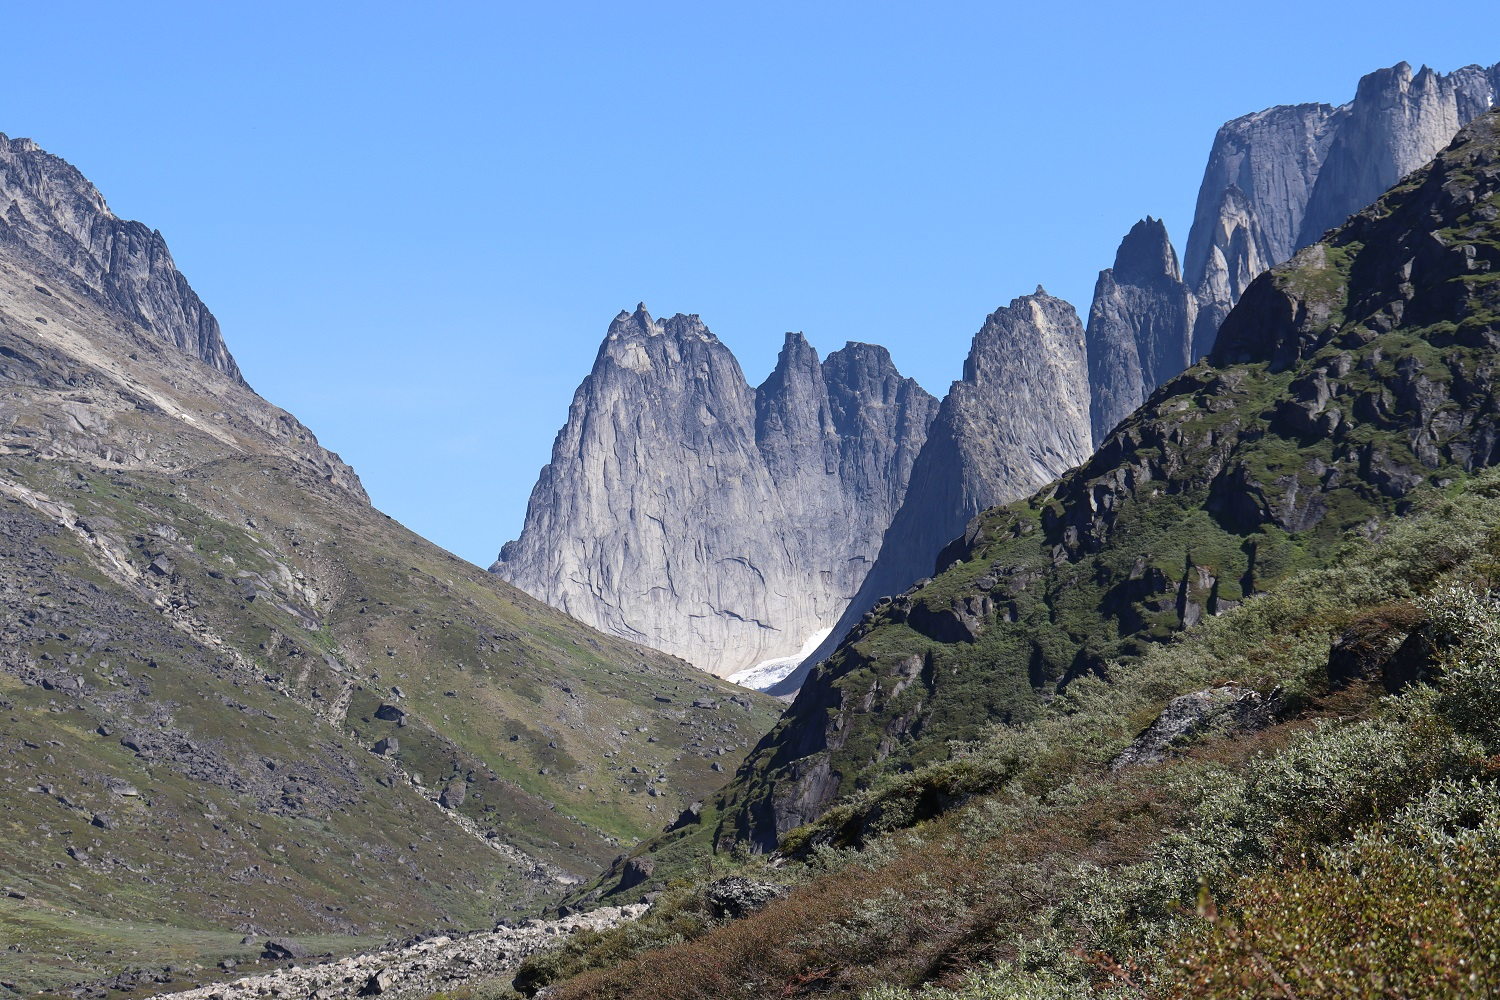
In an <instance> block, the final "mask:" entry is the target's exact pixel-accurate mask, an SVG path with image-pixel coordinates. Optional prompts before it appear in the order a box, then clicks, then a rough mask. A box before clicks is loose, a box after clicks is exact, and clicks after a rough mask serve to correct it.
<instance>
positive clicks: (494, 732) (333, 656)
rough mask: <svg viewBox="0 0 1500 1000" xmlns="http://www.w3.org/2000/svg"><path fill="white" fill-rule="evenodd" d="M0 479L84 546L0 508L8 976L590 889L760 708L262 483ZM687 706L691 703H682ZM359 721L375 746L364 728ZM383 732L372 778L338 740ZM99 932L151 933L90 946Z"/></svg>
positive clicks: (66, 473) (430, 918)
mask: <svg viewBox="0 0 1500 1000" xmlns="http://www.w3.org/2000/svg"><path fill="white" fill-rule="evenodd" d="M6 482H7V483H10V484H19V485H20V486H22V487H24V488H25V489H27V490H29V491H31V493H32V494H33V495H45V496H47V497H51V498H54V499H57V500H61V501H63V502H65V503H67V504H68V505H69V506H70V507H71V508H72V509H73V510H74V511H75V512H76V518H77V519H79V520H81V521H82V522H83V523H84V524H86V525H87V528H88V531H90V532H92V533H93V534H92V537H93V538H94V539H98V540H102V541H101V542H100V543H99V544H95V543H93V542H90V541H87V540H85V539H86V536H81V535H79V534H78V533H77V532H75V531H70V530H65V529H64V528H62V527H60V526H59V525H58V524H57V523H56V521H55V520H54V519H51V518H48V517H43V516H40V515H39V514H38V512H37V511H36V510H35V509H34V508H32V507H30V506H27V505H26V504H24V503H21V502H19V501H17V500H15V499H13V498H7V499H6V500H4V501H0V503H3V504H4V507H5V511H4V513H5V515H6V517H7V519H8V527H7V532H6V537H7V541H8V544H9V551H8V552H7V554H6V566H7V568H6V571H5V574H4V576H5V583H6V584H7V588H6V589H7V594H6V596H7V598H8V603H10V604H11V607H12V611H13V613H14V614H15V615H16V618H17V622H18V624H17V625H16V627H15V628H13V630H12V634H11V636H9V637H8V638H11V639H13V640H14V644H13V645H12V646H11V647H10V652H9V654H8V655H7V663H8V665H9V667H10V671H9V672H8V673H0V698H3V699H4V702H3V707H0V711H3V712H4V713H5V715H4V719H5V722H6V726H5V729H4V732H3V733H0V796H3V797H4V798H5V799H6V800H7V807H8V812H9V819H8V820H6V821H4V822H0V858H3V861H0V882H3V883H4V884H5V885H6V886H8V887H11V888H14V889H16V890H18V891H21V892H23V893H24V894H25V895H26V896H27V898H26V900H25V901H14V900H13V901H11V902H12V905H10V906H8V908H7V911H6V914H5V916H4V917H3V918H0V919H3V920H4V922H5V924H6V926H7V934H6V938H7V940H8V941H17V942H28V941H29V942H34V946H33V947H39V948H42V949H43V952H41V953H38V952H36V951H34V950H31V951H28V952H27V953H26V954H28V956H30V957H28V958H27V959H26V961H25V962H24V963H23V964H24V965H25V967H26V968H27V969H28V970H29V971H28V972H27V973H26V974H25V975H24V976H22V979H21V981H22V982H23V984H30V985H31V986H37V985H40V984H42V983H45V982H54V981H59V980H68V979H77V978H88V977H89V976H91V975H98V974H99V973H101V972H104V971H108V970H112V969H115V968H119V967H122V966H133V965H137V964H139V965H151V964H161V963H163V962H166V961H169V960H170V958H171V956H173V955H177V954H179V953H180V950H181V949H182V948H187V949H188V950H190V951H191V950H193V949H195V948H200V947H208V948H209V951H210V952H211V953H212V954H211V956H210V957H213V956H220V955H223V954H235V953H240V952H242V951H243V949H242V948H240V947H239V946H238V935H237V934H235V935H229V934H228V932H230V931H239V932H241V933H243V932H244V931H247V930H251V929H258V930H261V931H266V932H273V933H275V932H282V933H293V934H329V933H343V934H352V935H356V936H358V937H360V938H361V940H350V941H348V942H346V944H345V947H354V946H358V945H359V944H361V943H362V940H363V938H367V937H368V936H369V935H371V934H376V935H390V934H395V933H401V932H409V931H412V930H418V929H425V928H428V927H433V926H439V925H446V926H459V927H474V926H481V925H484V924H486V923H487V922H490V921H492V920H493V918H495V917H496V916H498V915H503V914H507V913H515V912H516V911H518V910H527V909H533V908H539V907H540V906H542V905H544V904H545V903H546V902H548V901H549V900H551V899H553V898H555V897H556V896H558V895H560V893H561V892H562V890H563V889H564V888H565V887H564V885H563V884H561V883H559V882H557V881H556V880H555V879H554V878H552V877H550V876H552V875H554V874H564V875H568V876H570V877H573V878H582V877H586V876H588V875H590V874H591V873H592V871H597V870H598V868H599V867H602V866H603V865H604V864H605V863H606V862H607V861H608V860H609V858H610V857H611V856H613V855H614V854H615V853H616V852H618V851H619V850H620V848H621V845H628V844H629V843H631V842H633V841H635V840H637V839H639V838H641V837H643V836H646V835H649V834H650V833H652V832H654V831H656V830H659V829H660V828H661V827H662V826H663V825H664V824H665V823H666V822H667V821H668V820H670V819H672V818H674V817H675V816H676V814H677V812H678V811H679V810H680V809H681V808H682V807H683V806H684V805H685V804H686V803H688V802H691V801H694V800H697V799H701V798H703V797H706V796H707V795H709V794H710V793H711V792H712V791H713V790H714V789H715V788H716V787H717V785H718V784H719V783H720V782H721V781H722V774H720V773H719V772H716V771H714V770H712V769H711V764H712V763H713V762H717V761H719V760H721V759H722V760H725V761H728V762H730V764H731V765H733V764H735V763H737V762H738V760H739V759H740V757H741V756H742V755H743V753H744V752H745V749H746V747H747V746H748V745H749V744H750V743H751V742H752V741H753V739H754V738H755V737H756V736H757V735H759V733H760V732H762V731H764V729H765V728H767V727H768V726H769V724H770V721H771V719H772V718H773V717H774V711H775V708H776V707H777V706H776V703H774V702H772V701H771V700H770V699H766V698H763V697H760V696H756V695H752V694H750V693H748V692H744V691H742V690H739V689H736V688H733V687H731V686H729V685H726V684H724V683H723V682H720V681H717V680H715V679H713V678H710V677H708V676H706V675H703V674H701V673H700V672H698V671H695V670H693V669H692V668H690V667H689V666H687V665H686V664H684V663H681V662H680V661H676V660H672V659H671V658H668V657H664V656H661V655H658V654H654V653H650V652H648V651H645V650H642V649H640V648H638V647H635V646H631V645H629V644H626V643H622V642H618V641H614V640H610V639H607V638H605V637H603V636H600V635H599V634H597V633H594V632H592V631H591V630H589V629H587V628H585V627H583V626H581V625H579V624H577V623H576V622H573V621H572V620H571V619H568V618H566V617H565V616H563V615H561V614H558V613H556V612H554V611H552V610H550V609H547V608H545V607H543V606H541V605H539V604H537V603H536V602H534V601H531V600H530V599H529V598H526V597H525V596H524V595H521V594H520V593H519V592H517V591H515V590H514V589H513V588H510V587H509V586H507V585H505V584H503V583H501V582H500V581H498V580H496V579H495V578H494V577H492V576H490V575H489V574H486V573H484V572H482V571H480V570H478V569H477V568H475V567H472V566H469V565H467V564H465V563H462V562H461V561H459V560H457V559H455V558H454V557H452V556H450V555H448V554H447V553H444V552H442V551H441V550H439V549H437V548H436V547H434V546H432V545H430V544H428V543H426V542H424V541H422V540H421V539H419V538H417V537H416V536H415V535H412V534H411V533H410V532H408V531H406V530H405V529H402V528H401V527H400V526H399V525H396V524H395V523H394V522H392V521H390V520H389V519H387V518H385V517H384V516H383V515H380V514H378V513H377V512H375V511H373V510H372V509H370V508H368V507H367V506H364V505H363V504H360V503H357V502H354V501H352V500H351V499H350V498H349V497H347V495H345V494H342V493H340V492H339V491H337V490H335V489H332V488H330V487H328V486H326V484H322V483H320V482H318V481H317V480H316V479H313V478H310V477H301V478H299V473H298V471H297V470H296V469H295V468H293V467H291V466H290V464H289V463H288V464H285V465H277V464H275V463H270V464H267V463H266V462H265V461H263V460H258V459H233V460H224V461H220V462H217V463H213V464H210V465H208V466H205V467H202V468H199V469H197V470H195V471H193V472H191V473H187V474H183V475H179V476H176V477H173V478H171V479H167V478H165V477H159V476H154V475H151V474H148V473H142V472H132V473H127V474H113V473H103V472H99V471H97V470H94V469H91V468H88V467H85V466H77V465H72V464H69V463H58V462H44V461H21V460H17V461H13V462H12V463H11V465H10V467H9V469H8V470H7V472H6ZM68 520H72V515H70V516H69V518H68ZM101 544H102V546H103V547H104V548H107V549H109V550H111V551H113V552H115V553H118V554H119V556H120V558H121V560H122V561H123V562H124V563H125V564H126V565H128V566H129V567H130V572H133V573H136V574H139V576H138V579H137V580H136V582H134V583H133V584H130V585H125V584H122V583H121V582H120V579H117V577H120V576H121V573H120V571H119V570H118V569H115V570H112V571H108V572H107V571H106V567H107V565H108V563H107V561H106V560H103V559H102V558H101V555H100V551H101V549H100V545H101ZM158 557H164V558H165V560H166V561H165V562H163V563H161V564H160V565H162V566H166V567H169V569H168V570H167V572H166V573H164V574H162V573H157V572H155V571H153V570H151V569H150V568H149V567H150V565H151V563H152V562H153V561H156V560H157V559H158ZM112 574H113V575H112ZM239 574H251V575H250V576H248V577H242V576H240V575H239ZM126 579H127V580H128V579H130V578H129V577H128V574H127V577H126ZM247 581H248V583H247ZM255 587H260V589H259V591H256V590H255V589H254V588H255ZM246 588H248V589H249V592H251V593H254V594H255V597H254V599H253V600H246V597H245V594H246V592H247V590H246ZM153 599H154V600H156V601H159V602H162V603H163V604H165V605H166V606H167V607H168V608H169V611H168V614H169V615H171V616H173V617H175V618H177V619H179V620H180V621H182V622H184V623H185V624H184V628H185V629H187V631H183V630H181V629H174V628H171V627H168V626H167V625H166V624H165V623H164V620H163V618H164V616H163V612H162V610H161V609H160V608H157V607H152V606H150V604H149V603H147V602H148V600H153ZM192 633H196V634H192ZM73 678H77V681H76V682H75V681H74V680H73ZM75 683H76V684H78V685H81V686H80V687H78V689H76V690H75V687H74V685H75ZM394 687H399V688H400V689H401V690H402V693H403V695H404V697H402V698H399V699H398V698H395V697H394V696H393V695H392V689H393V688H394ZM705 697H711V698H712V699H714V700H716V701H717V702H718V705H719V707H718V708H717V709H695V708H693V707H692V702H693V701H694V700H695V699H696V698H705ZM731 699H734V700H731ZM384 702H391V703H395V704H399V705H400V706H401V707H402V708H403V709H404V710H405V711H406V712H407V713H409V714H408V716H407V718H406V725H404V726H399V727H398V725H397V724H396V723H395V722H388V721H381V720H379V719H377V718H376V717H375V714H374V713H375V710H376V709H377V708H378V707H379V706H380V705H381V704H382V703H384ZM346 706H347V707H346ZM100 726H103V727H104V728H105V730H107V731H108V733H109V735H107V736H105V735H100V732H99V731H98V730H99V727H100ZM385 736H396V737H397V738H398V739H399V742H400V750H399V752H397V753H396V754H395V755H394V756H393V757H392V758H391V759H390V760H386V759H382V758H379V757H377V756H375V755H374V754H372V753H370V752H369V749H368V748H369V747H371V746H372V745H373V744H374V743H375V742H376V741H377V740H378V739H380V738H382V737H385ZM122 738H128V739H131V740H132V741H133V742H135V743H137V744H138V745H140V746H142V747H143V748H144V750H145V753H144V754H141V755H138V754H137V753H136V752H134V751H132V750H130V749H128V748H126V747H124V746H122V745H121V742H120V741H121V739H122ZM633 769H638V770H639V771H640V772H641V773H639V774H635V773H632V770H633ZM658 775H660V776H663V777H664V778H665V780H664V781H661V782H656V781H655V779H656V778H657V776H658ZM111 779H113V780H117V781H124V782H128V783H130V784H131V785H133V786H134V787H135V789H136V790H138V791H139V792H140V793H141V794H140V795H138V796H137V795H132V796H128V797H122V796H120V795H118V794H114V793H112V792H111V791H110V790H109V788H108V786H107V782H108V781H110V780H111ZM413 779H415V780H419V781H420V782H421V785H420V786H418V785H414V784H413V783H412V781H413ZM454 781H458V782H461V783H463V785H464V787H465V791H466V793H467V794H466V797H465V799H464V801H463V803H462V804H461V805H459V806H457V807H456V809H454V810H446V809H443V808H441V807H440V806H439V805H438V804H436V803H435V802H434V801H432V800H433V799H435V798H436V797H437V795H438V793H439V792H441V791H442V790H443V789H444V788H445V787H447V786H448V785H449V784H450V783H452V782H454ZM648 783H654V784H657V785H658V786H659V790H660V791H661V794H660V796H657V797H653V796H650V795H648V794H646V790H647V787H648ZM42 786H45V787H46V790H45V791H37V790H35V789H37V788H40V787H42ZM454 813H457V814H458V815H461V816H462V817H464V818H466V819H467V820H469V821H471V822H472V826H471V827H468V828H465V827H464V826H461V825H460V824H459V823H458V822H456V821H455V820H454V819H453V814H454ZM96 814H99V815H103V816H105V817H106V822H108V824H109V826H108V828H101V827H100V826H97V825H91V824H92V820H93V817H94V816H95V815H96ZM487 837H492V838H494V840H495V841H497V842H498V843H501V844H506V845H512V846H514V847H516V848H519V849H520V850H521V851H523V852H525V855H526V857H513V856H510V855H507V854H504V853H501V852H500V851H498V850H496V849H494V848H493V847H491V846H489V845H488V844H487V843H486V838H487ZM70 847H71V848H74V849H75V850H77V851H79V852H81V856H80V857H73V856H70V855H69V854H68V853H67V851H68V849H69V848H70ZM530 859H534V860H530ZM538 865H540V866H541V867H540V868H538ZM142 914H150V915H151V920H152V921H153V922H156V921H159V922H161V923H162V924H164V925H165V926H162V927H138V926H135V924H134V922H135V921H136V920H138V919H139V918H140V916H141V915H142ZM101 920H102V921H117V922H120V923H119V924H117V925H113V926H117V927H120V928H133V929H132V930H129V931H128V934H135V935H138V936H139V937H140V938H141V939H142V940H143V941H154V940H157V939H158V938H159V939H160V940H161V941H162V942H163V943H162V944H160V945H149V944H147V945H144V946H142V945H137V946H133V947H132V948H130V949H129V950H126V949H124V948H122V947H112V946H111V945H110V942H111V941H113V940H114V937H115V935H114V932H110V933H101V934H100V935H98V936H97V938H96V936H95V935H94V933H93V932H92V931H90V930H89V928H91V927H95V926H103V925H100V924H96V923H95V922H96V921H101ZM58 921H64V922H71V923H70V926H71V927H72V931H71V932H69V933H57V932H56V924H57V922H58ZM214 928H220V929H222V930H223V931H224V932H225V934H221V935H217V936H216V935H214V934H212V933H206V934H198V932H209V931H212V930H213V929H214ZM187 931H191V932H194V934H198V936H197V937H184V936H183V932H187ZM121 933H126V931H124V930H122V931H121ZM231 936H232V938H233V940H232V941H231V940H230V938H231ZM203 942H208V944H206V945H205V944H203ZM226 942H227V944H226ZM230 944H232V945H233V947H230V946H229V945H230ZM109 952H113V954H108V953H109ZM64 956H71V958H66V957H64ZM17 975H20V973H17Z"/></svg>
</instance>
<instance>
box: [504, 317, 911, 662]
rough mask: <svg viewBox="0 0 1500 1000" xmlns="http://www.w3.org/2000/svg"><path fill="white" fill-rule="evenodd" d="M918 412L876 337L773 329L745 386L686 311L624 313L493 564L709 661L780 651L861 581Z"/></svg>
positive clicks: (592, 613)
mask: <svg viewBox="0 0 1500 1000" xmlns="http://www.w3.org/2000/svg"><path fill="white" fill-rule="evenodd" d="M936 407H937V402H936V400H934V399H933V398H932V397H931V396H930V395H928V394H927V393H926V392H924V391H923V390H922V389H921V387H920V386H918V385H917V384H916V383H915V382H913V381H912V380H910V379H906V378H903V377H902V376H901V375H900V373H899V372H897V371H896V369H895V367H894V366H893V365H892V364H891V360H890V357H889V355H888V354H887V353H886V351H885V350H884V349H882V348H879V347H873V346H870V345H867V344H854V343H851V344H849V345H848V346H847V347H845V348H843V349H842V350H840V351H836V352H834V353H833V354H831V355H830V356H829V357H828V358H827V359H826V360H824V361H822V362H820V361H819V360H818V356H817V354H816V352H815V351H813V349H812V348H811V346H810V345H809V344H808V343H807V341H806V340H805V339H804V338H803V337H802V335H801V334H788V335H787V339H786V345H785V347H784V348H783V350H782V352H781V355H780V358H779V359H778V361H777V365H776V370H775V371H774V372H773V373H772V374H771V376H770V377H769V378H768V379H767V380H766V382H765V383H764V384H763V385H761V386H760V388H759V389H755V390H752V389H751V388H750V386H749V385H748V384H747V383H746V381H745V378H744V375H743V373H742V372H741V370H740V366H739V363H738V362H737V361H736V360H735V359H734V356H733V355H732V354H731V353H730V352H729V349H728V348H726V347H725V346H724V345H723V344H722V343H720V342H719V340H718V339H717V338H716V337H715V336H714V335H713V334H712V333H710V332H709V330H708V328H707V327H706V326H704V325H703V323H702V321H701V320H699V318H698V317H697V316H684V315H677V316H673V317H671V318H670V319H667V320H663V321H658V320H655V319H653V318H652V317H651V316H650V314H649V313H647V312H646V309H645V307H644V306H641V307H639V308H637V309H636V311H635V312H634V313H625V312H622V313H620V315H619V316H617V317H616V318H615V320H614V322H613V323H612V324H611V325H610V328H609V334H608V336H607V337H606V338H605V341H604V344H603V346H602V347H601V348H600V350H599V355H598V358H597V359H596V361H595V364H594V369H593V371H592V373H591V374H590V375H589V376H588V378H586V379H585V380H584V382H583V384H582V385H581V386H580V387H579V389H578V392H577V394H576V395H575V396H574V398H573V405H572V407H571V409H570V410H569V414H568V421H567V424H566V425H565V426H564V427H563V429H562V431H561V432H560V433H559V434H558V437H557V441H556V443H555V445H554V447H553V453H552V462H551V463H550V464H549V465H548V466H547V467H546V468H544V469H543V470H542V473H541V476H540V478H539V479H538V480H537V484H536V486H535V488H534V489H533V491H532V495H531V503H530V505H529V507H528V509H527V514H526V523H525V527H524V528H523V530H522V532H521V536H520V538H518V539H517V540H515V541H513V542H510V543H507V544H506V546H505V547H504V549H503V550H502V551H501V553H500V559H499V560H498V561H497V562H496V563H495V565H494V566H493V567H491V568H492V570H493V571H494V572H495V573H497V574H499V575H500V576H502V577H503V578H505V579H506V580H508V581H510V582H511V583H513V584H515V585H516V586H518V587H520V588H521V589H522V590H525V591H527V592H528V593H530V594H531V595H533V596H534V597H537V598H538V599H540V600H543V601H545V602H547V603H549V604H551V605H553V606H554V607H557V608H560V609H562V610H564V611H566V612H568V613H569V614H571V615H573V616H574V617H576V618H579V619H580V620H582V621H584V622H586V623H588V624H590V625H593V626H595V627H597V628H600V629H602V630H604V631H606V632H611V633H613V634H615V635H619V636H623V637H625V638H627V639H631V640H634V641H637V642H641V643H643V644H645V645H648V646H652V647H655V648H657V649H660V650H664V651H666V652H669V653H674V654H676V655H678V656H681V657H683V658H684V659H687V660H689V661H690V662H692V663H694V664H695V665H697V666H699V667H701V668H703V669H705V670H708V671H711V672H714V673H718V674H721V675H730V674H734V673H736V672H737V671H741V670H744V669H745V668H748V667H750V666H753V665H754V664H756V663H758V662H760V661H763V660H767V659H773V658H778V657H787V656H791V655H794V654H796V653H798V652H799V650H801V648H802V647H803V646H804V645H805V643H806V642H807V640H808V638H809V637H810V636H812V635H814V634H816V633H818V632H820V631H822V630H825V629H827V628H829V627H830V626H832V625H833V624H834V622H835V621H837V620H838V618H839V615H840V614H841V613H842V611H843V610H844V608H845V607H846V606H847V604H848V602H849V600H850V599H851V598H852V597H853V596H854V594H855V593H856V591H857V590H858V588H859V586H860V584H861V583H862V582H863V580H864V577H865V573H866V572H867V571H868V570H869V568H870V566H871V564H872V563H873V562H874V559H875V556H876V552H877V549H878V548H879V545H880V541H881V538H882V535H883V533H884V531H885V530H886V527H887V525H888V524H889V522H890V518H891V516H892V514H893V513H894V512H895V510H896V508H897V506H898V505H899V504H900V503H901V501H902V499H903V497H904V496H905V491H906V482H907V478H908V476H909V474H910V471H911V468H912V465H913V463H914V461H915V460H916V456H917V453H918V451H919V449H920V448H921V446H922V443H923V441H924V440H925V437H926V433H927V426H928V424H929V423H930V421H931V419H932V416H933V414H934V412H935V411H936Z"/></svg>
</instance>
